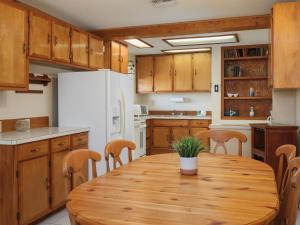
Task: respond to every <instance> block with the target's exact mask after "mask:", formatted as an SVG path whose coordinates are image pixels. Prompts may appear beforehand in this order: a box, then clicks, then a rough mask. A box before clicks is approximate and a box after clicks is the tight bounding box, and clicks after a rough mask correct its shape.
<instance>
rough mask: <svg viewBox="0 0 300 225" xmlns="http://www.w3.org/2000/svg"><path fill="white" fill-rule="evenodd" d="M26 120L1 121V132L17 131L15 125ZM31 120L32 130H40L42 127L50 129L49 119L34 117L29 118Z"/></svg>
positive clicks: (46, 117)
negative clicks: (18, 121)
mask: <svg viewBox="0 0 300 225" xmlns="http://www.w3.org/2000/svg"><path fill="white" fill-rule="evenodd" d="M20 119H25V118H19V119H8V120H1V126H2V127H1V130H2V132H8V131H14V130H16V127H15V123H16V121H17V120H20ZM28 119H29V120H30V128H40V127H49V117H48V116H43V117H33V118H28Z"/></svg>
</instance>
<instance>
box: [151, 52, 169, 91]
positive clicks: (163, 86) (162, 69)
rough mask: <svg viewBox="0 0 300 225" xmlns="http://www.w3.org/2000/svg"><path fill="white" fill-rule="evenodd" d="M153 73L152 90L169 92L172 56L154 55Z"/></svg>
mask: <svg viewBox="0 0 300 225" xmlns="http://www.w3.org/2000/svg"><path fill="white" fill-rule="evenodd" d="M154 74H155V76H154V91H156V92H164V91H166V92H171V91H172V90H173V56H172V55H157V56H155V57H154Z"/></svg>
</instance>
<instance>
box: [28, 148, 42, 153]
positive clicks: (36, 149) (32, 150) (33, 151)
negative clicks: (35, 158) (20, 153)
mask: <svg viewBox="0 0 300 225" xmlns="http://www.w3.org/2000/svg"><path fill="white" fill-rule="evenodd" d="M39 150H40V149H39V148H33V149H31V150H30V152H31V153H37V152H38V151H39Z"/></svg>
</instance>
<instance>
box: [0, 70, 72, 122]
mask: <svg viewBox="0 0 300 225" xmlns="http://www.w3.org/2000/svg"><path fill="white" fill-rule="evenodd" d="M29 71H30V72H31V73H41V74H43V73H45V74H48V75H49V76H50V77H51V78H52V81H51V83H49V84H48V86H46V87H44V86H42V85H36V84H30V89H33V90H35V89H36V90H43V91H44V93H43V94H16V93H15V92H14V91H0V120H3V119H13V118H23V117H38V116H49V119H50V125H57V79H56V76H57V73H59V72H63V71H66V70H62V69H56V68H51V67H47V66H40V65H34V64H30V66H29Z"/></svg>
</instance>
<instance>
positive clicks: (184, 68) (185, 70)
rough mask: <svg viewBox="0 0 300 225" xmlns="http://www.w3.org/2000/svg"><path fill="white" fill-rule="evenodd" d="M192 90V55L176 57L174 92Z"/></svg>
mask: <svg viewBox="0 0 300 225" xmlns="http://www.w3.org/2000/svg"><path fill="white" fill-rule="evenodd" d="M192 90H193V82H192V55H191V54H178V55H174V91H180V92H181V91H182V92H183V91H192Z"/></svg>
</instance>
